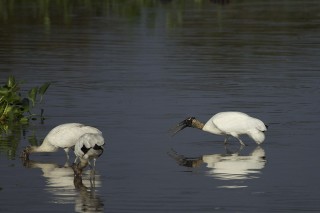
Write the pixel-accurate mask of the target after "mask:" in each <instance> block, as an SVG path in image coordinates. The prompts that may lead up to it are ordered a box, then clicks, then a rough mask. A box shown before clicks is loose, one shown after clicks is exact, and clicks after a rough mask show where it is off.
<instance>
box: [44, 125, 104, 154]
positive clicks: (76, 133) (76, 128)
mask: <svg viewBox="0 0 320 213" xmlns="http://www.w3.org/2000/svg"><path fill="white" fill-rule="evenodd" d="M86 133H95V134H102V133H101V131H100V130H98V129H97V128H94V127H91V126H86V125H83V124H80V123H67V124H61V125H59V126H57V127H55V128H53V129H52V130H51V131H50V132H49V134H48V135H47V136H46V137H45V139H44V142H43V143H48V144H50V145H52V146H55V147H58V148H66V147H72V146H74V145H75V144H76V142H77V141H78V140H79V138H80V137H81V136H82V135H84V134H86Z"/></svg>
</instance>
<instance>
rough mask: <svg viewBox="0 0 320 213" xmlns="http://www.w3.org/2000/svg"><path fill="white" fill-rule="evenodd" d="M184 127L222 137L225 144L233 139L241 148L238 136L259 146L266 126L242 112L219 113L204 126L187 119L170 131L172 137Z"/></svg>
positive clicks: (194, 119) (192, 118) (263, 137)
mask: <svg viewBox="0 0 320 213" xmlns="http://www.w3.org/2000/svg"><path fill="white" fill-rule="evenodd" d="M186 127H193V128H197V129H201V130H203V131H205V132H209V133H212V134H216V135H224V136H225V140H224V143H225V144H226V143H227V141H228V139H229V137H230V136H232V137H235V138H237V139H238V140H239V142H240V144H241V145H242V146H246V144H245V143H244V142H243V141H242V140H241V139H240V135H248V136H249V137H250V138H252V139H253V140H254V141H255V142H256V143H257V144H261V143H262V142H263V141H264V139H265V135H264V132H265V131H267V128H268V126H267V125H265V124H264V123H263V122H262V121H261V120H259V119H257V118H254V117H251V116H249V115H247V114H245V113H243V112H219V113H217V114H215V115H214V116H213V117H212V118H210V119H209V120H208V121H207V122H206V123H205V124H204V123H202V122H200V121H198V120H197V119H196V118H195V117H189V118H187V119H185V120H183V121H182V122H180V123H179V124H178V125H177V126H176V127H174V128H173V129H172V131H173V135H175V134H176V133H178V132H179V131H181V130H183V129H184V128H186Z"/></svg>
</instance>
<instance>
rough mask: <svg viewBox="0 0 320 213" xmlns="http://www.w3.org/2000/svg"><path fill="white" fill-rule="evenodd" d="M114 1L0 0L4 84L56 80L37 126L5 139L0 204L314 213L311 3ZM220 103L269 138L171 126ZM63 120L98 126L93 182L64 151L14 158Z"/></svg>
mask: <svg viewBox="0 0 320 213" xmlns="http://www.w3.org/2000/svg"><path fill="white" fill-rule="evenodd" d="M49 2H51V1H49ZM67 2H68V1H67ZM116 2H117V1H97V2H96V3H95V4H93V3H92V4H90V3H87V4H85V1H78V3H71V1H70V4H66V5H59V3H54V2H51V3H50V4H51V5H50V6H48V5H37V3H34V4H24V3H21V2H20V3H18V2H16V3H14V4H13V5H11V6H10V7H9V6H8V5H6V4H5V3H4V2H1V4H2V5H5V6H3V7H1V8H2V10H3V11H2V16H1V17H0V22H1V30H0V31H1V33H0V77H1V82H2V84H4V82H5V80H6V78H7V77H8V76H9V75H10V74H13V75H15V76H16V77H17V78H18V79H19V80H22V81H23V88H25V90H27V89H28V88H31V87H33V86H37V85H39V84H41V83H43V82H46V81H51V82H53V83H52V85H51V86H50V88H49V89H48V91H47V93H46V95H45V97H44V102H43V103H42V104H41V106H40V107H39V108H37V109H35V111H36V112H37V111H38V110H40V108H43V109H44V110H45V113H44V114H45V116H46V118H47V119H46V120H45V121H44V123H43V124H41V123H40V122H39V121H33V122H31V123H30V125H29V126H28V127H24V128H23V129H21V128H17V129H16V130H15V131H13V133H12V134H11V135H9V136H6V135H2V137H1V142H0V144H1V146H0V160H1V164H0V174H1V175H0V198H1V199H0V211H3V212H20V211H24V212H35V211H41V212H43V211H44V210H45V211H52V212H67V211H68V212H72V211H75V212H164V211H167V212H213V211H225V212H231V211H235V212H256V211H259V212H271V211H272V212H289V211H290V212H292V211H296V212H301V211H320V204H319V202H318V198H319V195H320V193H319V190H318V187H317V186H318V180H319V178H320V173H319V171H318V169H317V162H319V157H318V154H317V150H318V149H319V143H318V141H317V140H318V138H319V133H318V129H319V127H320V122H319V114H320V113H319V111H320V110H319V107H318V105H319V87H320V86H319V85H320V72H319V70H318V68H319V67H320V62H319V59H318V56H319V50H320V45H319V42H318V38H319V35H320V30H319V29H320V28H319V27H320V24H319V23H320V22H319V20H320V15H319V12H318V11H319V9H320V8H319V3H318V2H317V1H290V2H288V1H284V2H278V1H268V2H265V1H232V0H231V1H223V2H225V4H218V3H210V2H209V1H208V2H207V1H188V2H186V3H184V1H171V2H167V3H161V2H160V1H150V2H149V3H142V2H141V1H128V2H124V3H122V4H119V3H116ZM216 2H219V1H216ZM220 2H222V1H220ZM10 8H11V9H10ZM26 8H29V9H28V10H25V9H26ZM30 8H33V9H30ZM62 8H64V9H62ZM27 11H28V12H27ZM62 11H63V12H62ZM219 111H243V112H246V113H248V114H251V115H253V116H255V117H258V118H260V119H261V120H263V121H264V122H265V123H266V124H268V125H269V129H268V132H267V134H266V141H265V142H264V143H263V144H262V146H261V147H257V145H256V144H255V143H254V142H253V141H251V139H249V138H247V137H243V140H244V141H245V142H246V143H247V144H248V145H249V146H247V147H244V148H243V149H242V150H240V149H239V148H240V146H239V143H238V142H237V141H236V140H232V141H231V143H230V144H229V145H228V146H227V148H225V147H224V145H223V138H222V137H220V136H215V135H211V134H208V133H205V132H201V131H199V130H195V129H185V130H184V131H182V132H180V133H179V134H177V135H176V136H174V137H171V136H170V134H169V133H168V130H169V129H170V128H171V127H173V126H174V125H175V124H176V123H178V122H180V121H181V120H183V119H185V118H186V117H188V116H196V117H197V118H198V119H199V120H202V121H206V120H207V119H209V118H210V117H211V116H212V115H213V114H214V113H216V112H219ZM66 122H81V123H85V124H88V125H93V126H96V127H98V128H99V129H101V131H102V132H103V134H104V136H105V139H106V142H107V143H106V147H105V152H104V154H103V155H102V156H101V157H100V158H99V159H98V161H97V171H96V175H95V177H96V180H95V188H90V186H91V183H90V181H89V174H88V173H89V171H88V173H86V174H85V175H84V176H83V180H82V183H83V184H79V180H76V184H74V180H73V174H72V171H71V169H70V168H68V167H64V165H65V155H64V152H63V151H59V152H58V153H50V154H35V155H32V156H31V157H30V158H31V162H28V164H24V163H23V162H22V161H21V160H20V159H19V153H20V152H21V150H22V149H23V147H25V146H26V145H28V144H29V141H35V139H36V141H38V143H39V141H41V140H42V139H43V138H44V137H45V135H46V134H47V133H48V131H50V129H52V128H53V127H54V126H56V125H58V124H61V123H66ZM192 166H193V167H192Z"/></svg>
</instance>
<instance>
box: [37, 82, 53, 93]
mask: <svg viewBox="0 0 320 213" xmlns="http://www.w3.org/2000/svg"><path fill="white" fill-rule="evenodd" d="M50 84H51V83H50V82H46V83H44V84H42V86H41V87H40V88H39V94H40V95H44V93H45V92H46V91H47V89H48V87H49V86H50Z"/></svg>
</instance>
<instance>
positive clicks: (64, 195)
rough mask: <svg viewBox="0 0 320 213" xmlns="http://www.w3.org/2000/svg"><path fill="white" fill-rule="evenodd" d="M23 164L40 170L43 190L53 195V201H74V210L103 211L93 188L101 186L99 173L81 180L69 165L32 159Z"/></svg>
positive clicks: (101, 203)
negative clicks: (43, 182)
mask: <svg viewBox="0 0 320 213" xmlns="http://www.w3.org/2000/svg"><path fill="white" fill-rule="evenodd" d="M23 164H24V166H25V167H27V168H39V169H41V170H42V172H43V177H45V178H46V188H45V190H46V191H48V192H50V193H51V194H53V195H54V199H53V200H52V202H53V203H59V204H70V203H74V204H75V211H76V212H103V202H102V201H101V199H100V198H99V197H98V196H97V195H96V193H95V188H96V187H101V181H100V175H97V174H94V178H93V179H90V178H86V179H85V180H82V177H81V176H80V177H79V176H75V175H74V172H73V169H72V168H71V167H69V166H59V165H58V164H55V163H43V162H36V161H32V160H27V161H24V162H23ZM88 172H89V174H88ZM88 172H85V173H84V174H83V176H84V177H91V175H92V174H90V171H88ZM87 186H89V187H87Z"/></svg>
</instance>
